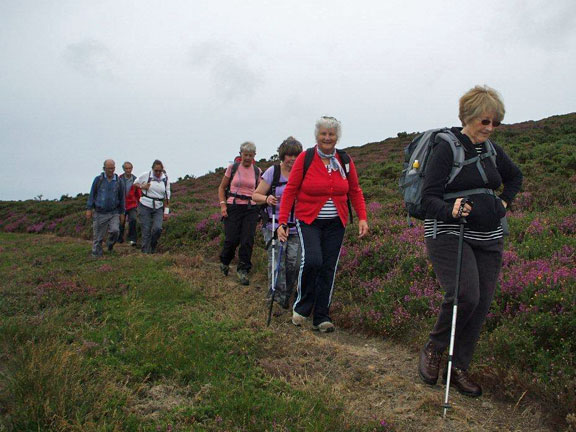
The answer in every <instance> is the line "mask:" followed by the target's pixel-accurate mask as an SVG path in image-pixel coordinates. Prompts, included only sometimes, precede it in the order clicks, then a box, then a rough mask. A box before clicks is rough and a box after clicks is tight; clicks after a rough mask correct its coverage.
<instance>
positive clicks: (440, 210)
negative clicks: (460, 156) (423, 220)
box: [422, 141, 455, 222]
mask: <svg viewBox="0 0 576 432" xmlns="http://www.w3.org/2000/svg"><path fill="white" fill-rule="evenodd" d="M453 161H454V155H453V153H452V149H451V148H450V144H448V143H447V142H444V141H440V142H439V143H438V144H436V145H435V146H434V147H433V148H432V150H431V152H430V155H429V159H428V161H427V162H426V170H425V172H424V186H423V189H422V205H423V207H424V208H425V209H426V217H432V218H434V219H438V220H441V221H443V222H454V221H455V219H454V218H453V217H452V207H453V204H448V203H446V202H444V188H445V186H446V181H447V180H448V177H449V176H450V171H451V170H452V163H453Z"/></svg>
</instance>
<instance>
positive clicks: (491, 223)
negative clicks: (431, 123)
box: [422, 128, 522, 231]
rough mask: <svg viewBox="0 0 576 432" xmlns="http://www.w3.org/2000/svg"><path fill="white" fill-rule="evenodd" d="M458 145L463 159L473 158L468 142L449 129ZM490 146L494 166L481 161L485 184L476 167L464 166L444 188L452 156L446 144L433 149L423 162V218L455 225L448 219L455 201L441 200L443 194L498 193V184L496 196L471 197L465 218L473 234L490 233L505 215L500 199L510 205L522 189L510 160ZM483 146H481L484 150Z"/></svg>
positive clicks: (459, 129)
mask: <svg viewBox="0 0 576 432" xmlns="http://www.w3.org/2000/svg"><path fill="white" fill-rule="evenodd" d="M451 130H452V132H454V134H455V135H456V137H457V138H458V140H459V141H460V143H461V144H462V146H463V147H464V152H465V159H471V158H473V157H475V156H477V152H476V149H475V148H474V145H473V144H472V142H471V141H470V139H469V138H468V137H467V136H466V135H463V134H462V132H461V131H462V128H452V129H451ZM492 143H493V144H494V148H495V149H496V166H494V164H493V163H492V160H491V159H490V158H487V159H484V160H483V161H482V164H483V167H484V171H485V173H486V176H487V178H488V184H485V183H484V181H483V180H482V177H481V175H480V172H479V171H478V168H477V167H476V164H470V165H465V166H464V167H463V168H462V170H461V171H460V173H459V174H458V175H457V176H456V178H454V181H453V182H452V183H450V184H449V185H446V181H447V180H448V177H449V175H450V171H451V169H452V164H453V162H454V155H453V153H452V149H451V147H450V144H448V143H447V142H444V141H441V142H439V143H438V144H436V145H435V146H434V148H433V149H432V151H431V153H430V156H429V157H430V159H429V160H428V162H427V167H426V172H425V177H424V187H423V191H422V203H423V205H424V208H425V209H426V218H427V219H438V220H440V221H443V222H446V223H457V219H454V218H453V217H452V208H453V207H454V201H455V199H451V200H447V201H444V198H443V197H444V194H445V193H450V192H458V191H464V190H466V189H476V188H487V189H493V190H494V191H496V190H498V189H499V188H500V186H501V185H502V184H504V189H503V191H502V193H501V194H500V196H499V197H495V196H492V195H488V194H477V195H472V196H470V197H469V198H470V199H471V200H472V202H473V205H472V211H471V212H470V216H468V217H467V218H466V219H467V221H468V223H467V227H468V228H469V229H470V230H474V231H493V230H496V229H497V228H498V226H499V225H500V219H501V218H502V217H504V215H505V214H506V209H505V208H504V206H503V205H502V202H501V200H503V201H506V203H508V205H510V203H511V202H512V200H513V199H514V197H515V196H516V194H517V193H518V192H519V191H520V188H521V186H522V172H521V171H520V169H519V168H518V167H517V166H516V165H515V164H514V162H512V161H511V160H510V158H509V157H508V155H506V153H504V150H503V149H502V147H500V146H499V145H497V144H495V143H494V142H493V141H492ZM485 150H486V146H485V144H484V151H485Z"/></svg>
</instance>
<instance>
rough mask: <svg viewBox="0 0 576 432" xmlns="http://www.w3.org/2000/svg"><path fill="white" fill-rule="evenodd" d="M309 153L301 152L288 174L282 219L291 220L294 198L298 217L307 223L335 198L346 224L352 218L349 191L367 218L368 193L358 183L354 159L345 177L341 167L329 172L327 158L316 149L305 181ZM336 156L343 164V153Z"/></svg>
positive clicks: (285, 221)
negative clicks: (326, 163) (321, 156)
mask: <svg viewBox="0 0 576 432" xmlns="http://www.w3.org/2000/svg"><path fill="white" fill-rule="evenodd" d="M305 157H306V152H305V151H304V152H302V153H300V155H299V156H298V158H297V159H296V161H295V162H294V166H293V167H292V171H291V172H290V177H289V178H288V184H287V185H286V189H284V193H283V194H282V202H281V203H280V214H279V216H278V223H279V224H285V223H287V221H288V215H289V214H290V212H291V211H292V205H293V203H294V200H296V206H295V209H294V213H295V216H296V218H297V219H299V220H301V221H302V222H304V223H307V224H311V223H312V222H314V220H315V219H316V217H317V216H318V213H320V210H321V209H322V207H323V206H324V204H325V203H326V201H328V199H330V198H332V201H333V202H334V205H335V206H336V210H338V216H339V217H340V220H341V221H342V224H343V225H344V226H346V223H347V222H348V205H347V198H348V195H349V196H350V201H351V203H352V206H353V207H354V210H355V211H356V214H357V215H358V218H359V219H360V220H366V204H365V202H364V194H363V193H362V189H360V185H359V184H358V175H357V173H356V167H355V166H354V162H353V161H352V159H350V169H349V173H348V178H347V179H345V178H342V176H341V175H340V172H339V171H332V172H331V173H328V170H327V169H326V166H325V165H324V162H322V159H321V158H320V156H318V153H317V152H314V159H313V160H312V163H311V164H310V167H309V168H308V171H307V172H306V177H304V181H302V173H303V169H304V158H305ZM336 157H337V158H338V161H339V162H340V164H342V160H341V159H340V156H339V155H337V156H336Z"/></svg>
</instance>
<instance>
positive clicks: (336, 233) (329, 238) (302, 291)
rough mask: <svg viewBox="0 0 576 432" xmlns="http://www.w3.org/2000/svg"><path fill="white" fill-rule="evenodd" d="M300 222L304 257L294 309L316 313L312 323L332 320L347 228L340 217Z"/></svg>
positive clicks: (304, 313)
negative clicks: (337, 270)
mask: <svg viewBox="0 0 576 432" xmlns="http://www.w3.org/2000/svg"><path fill="white" fill-rule="evenodd" d="M297 226H298V233H299V234H300V244H301V246H302V252H301V253H302V261H301V264H300V275H299V277H298V296H297V298H296V301H295V302H294V310H295V311H296V312H297V313H299V314H300V315H302V316H306V317H307V316H310V314H312V313H313V314H314V318H313V324H314V325H319V324H321V323H323V322H325V321H331V319H330V303H331V301H332V291H333V289H334V277H335V276H336V268H337V267H338V258H339V257H340V249H341V247H342V241H343V240H344V231H345V230H344V226H343V225H342V221H341V220H340V218H334V219H316V220H315V221H314V222H312V223H311V224H310V225H308V224H306V223H304V222H302V221H299V222H298V225H297Z"/></svg>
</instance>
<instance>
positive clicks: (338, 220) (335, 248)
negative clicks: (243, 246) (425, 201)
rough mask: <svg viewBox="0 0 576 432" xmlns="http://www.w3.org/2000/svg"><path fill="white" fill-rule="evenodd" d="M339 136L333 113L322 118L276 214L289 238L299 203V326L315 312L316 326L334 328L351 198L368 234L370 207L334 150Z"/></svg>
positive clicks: (353, 174) (282, 232) (295, 320)
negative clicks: (310, 152) (311, 150)
mask: <svg viewBox="0 0 576 432" xmlns="http://www.w3.org/2000/svg"><path fill="white" fill-rule="evenodd" d="M340 135H341V124H340V122H339V121H338V120H336V119H335V118H334V117H321V118H320V119H319V120H318V121H317V122H316V129H315V136H316V146H315V147H314V149H315V150H314V155H313V156H314V157H313V159H312V162H311V164H310V166H309V167H308V170H307V171H306V174H305V175H303V173H304V161H305V158H306V153H307V152H303V153H301V154H300V156H298V159H296V162H294V166H293V168H292V172H291V174H290V178H289V180H288V184H287V185H286V189H285V190H284V194H283V197H282V202H281V206H280V214H279V216H278V223H279V227H278V238H279V239H280V241H286V239H287V238H288V226H287V222H288V216H289V214H290V212H291V210H292V206H293V205H294V202H296V204H295V209H294V213H295V216H296V219H297V228H298V233H299V235H300V239H301V240H300V241H301V245H302V263H301V265H300V275H299V277H298V296H297V298H296V302H295V303H294V308H293V312H292V323H293V324H294V325H296V326H300V325H302V324H304V322H306V319H307V318H308V317H310V316H311V315H312V316H313V322H312V324H313V329H315V330H319V331H321V332H323V333H327V332H332V331H334V324H332V319H331V318H330V303H331V301H332V292H333V289H334V276H335V274H336V268H337V266H338V258H339V256H340V249H341V247H342V241H343V239H344V231H345V227H346V223H347V222H348V216H349V215H348V206H347V201H348V198H350V201H351V202H352V205H353V206H354V210H355V211H356V214H357V215H358V219H359V222H358V230H359V235H360V237H363V236H364V235H366V234H367V233H368V223H367V221H366V205H365V203H364V195H363V194H362V189H360V185H359V184H358V176H357V173H356V167H355V166H354V162H353V161H352V160H351V159H350V161H349V165H350V166H349V169H345V167H344V163H343V161H342V158H341V156H340V155H339V154H338V153H337V152H336V143H337V142H338V139H339V138H340ZM346 173H348V174H346Z"/></svg>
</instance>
